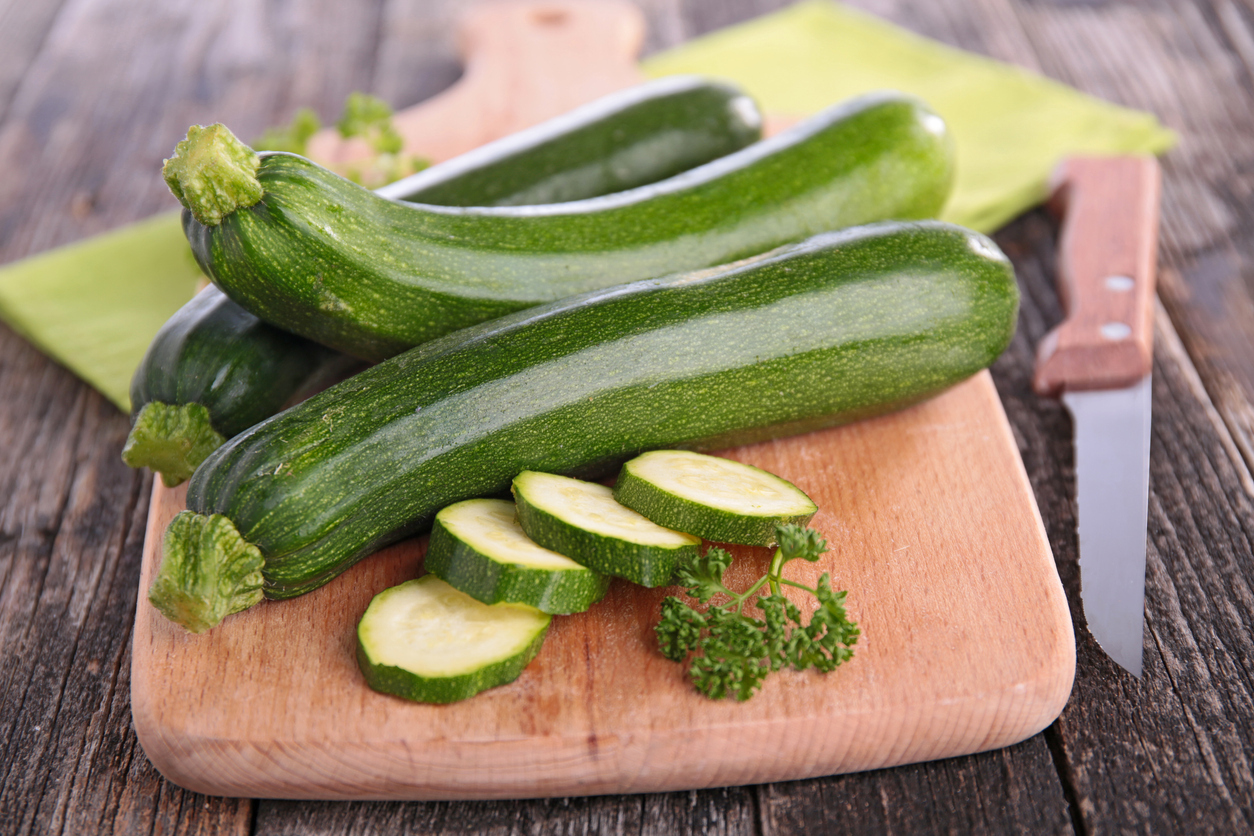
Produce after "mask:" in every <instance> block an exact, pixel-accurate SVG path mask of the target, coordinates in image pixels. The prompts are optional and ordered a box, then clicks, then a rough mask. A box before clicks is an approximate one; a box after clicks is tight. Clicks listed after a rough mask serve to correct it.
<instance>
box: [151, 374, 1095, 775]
mask: <svg viewBox="0 0 1254 836" xmlns="http://www.w3.org/2000/svg"><path fill="white" fill-rule="evenodd" d="M725 454H726V455H729V456H731V457H733V458H736V459H739V460H742V461H747V462H749V463H751V464H754V465H757V466H759V467H763V468H765V469H767V470H769V471H771V472H774V473H778V474H780V475H781V476H783V477H784V478H786V479H789V480H790V481H793V482H794V483H795V484H797V485H798V486H799V487H801V488H802V490H804V491H806V492H807V493H808V494H809V495H810V496H811V497H813V498H814V500H815V502H816V503H817V504H818V506H819V508H820V511H819V513H818V515H817V516H816V517H815V519H814V521H813V523H812V525H814V526H815V527H816V528H818V529H819V530H820V531H821V532H822V533H823V535H824V536H825V537H826V538H827V540H828V545H829V548H830V551H829V552H828V554H827V555H825V556H824V558H823V559H821V560H820V561H819V562H818V563H817V564H807V565H805V566H796V565H795V564H793V565H792V566H790V576H791V577H794V578H796V579H797V580H801V581H803V582H806V583H810V584H813V583H814V581H815V580H816V579H817V578H818V576H819V575H820V574H821V573H822V572H824V571H827V572H830V573H831V574H832V577H833V585H834V587H836V588H840V589H848V590H849V599H848V606H849V610H850V615H851V617H852V618H854V619H855V620H857V621H858V622H859V624H860V625H861V627H862V630H863V638H862V639H861V640H860V641H859V643H858V646H857V650H856V653H855V657H854V659H853V660H852V661H851V662H849V663H847V664H845V665H843V666H842V667H840V668H838V669H837V670H836V671H834V672H832V673H830V674H827V675H822V674H818V673H816V672H813V671H810V672H804V673H796V672H791V671H790V672H782V673H779V674H775V675H774V676H772V677H771V678H769V679H768V680H767V682H766V684H765V685H764V686H763V688H762V690H761V691H760V692H759V693H758V694H757V696H755V697H754V698H753V699H752V700H750V701H748V702H745V703H737V702H735V701H731V700H725V701H718V702H716V701H713V700H709V699H707V698H705V697H703V696H701V695H700V694H698V693H697V692H696V691H694V690H693V689H692V687H691V686H690V685H689V683H688V682H687V681H686V680H685V678H684V675H683V670H682V668H681V667H680V666H679V665H677V664H675V663H673V662H670V661H668V660H666V659H665V658H664V657H662V655H661V654H660V653H658V651H657V644H656V639H655V637H654V635H653V626H654V625H655V624H656V623H657V621H658V617H659V608H660V605H661V601H662V598H663V597H664V596H665V594H666V593H667V590H664V589H661V590H648V589H644V588H643V587H637V586H635V585H632V584H628V583H623V582H616V583H615V584H614V585H613V586H612V587H611V590H610V593H609V594H608V595H607V596H606V598H605V599H603V600H602V601H601V602H600V603H598V604H596V605H594V606H593V608H592V609H591V610H589V611H588V612H586V613H581V614H579V615H573V616H565V617H556V618H555V619H554V621H553V624H552V626H551V628H550V630H549V635H548V638H547V639H546V641H545V644H544V647H543V648H542V649H541V651H540V654H539V656H538V657H537V658H536V659H535V661H533V662H532V663H531V665H530V666H528V668H527V669H526V670H525V671H524V672H523V674H522V676H520V677H519V678H518V679H517V680H516V681H514V682H513V683H510V684H508V685H505V686H501V687H499V688H496V689H492V690H490V691H487V692H484V693H482V694H479V695H478V696H476V697H473V698H472V699H469V700H466V701H464V702H460V703H455V704H453V705H447V706H431V705H421V704H417V703H409V702H406V701H404V700H400V699H397V698H394V697H390V696H386V695H382V694H377V693H375V692H373V691H371V690H370V689H369V688H368V687H367V686H366V684H365V681H364V679H363V678H362V676H361V674H360V672H359V671H358V669H357V664H356V661H355V658H354V641H355V631H354V628H355V625H356V622H357V620H358V619H359V618H360V616H361V614H362V613H363V612H364V611H365V609H366V606H367V604H369V602H370V599H371V598H372V597H373V596H374V595H375V594H376V593H378V592H381V591H382V590H384V589H386V588H388V587H390V586H394V585H396V584H398V583H401V582H402V581H404V580H407V579H409V578H412V577H416V576H417V575H418V574H420V571H421V563H422V551H423V545H424V541H423V540H421V539H418V540H412V541H408V542H405V543H401V544H398V545H396V546H393V547H392V548H390V549H387V550H385V551H384V552H381V553H380V554H377V555H374V556H373V557H370V558H367V559H366V560H365V561H363V562H362V563H359V564H358V565H357V566H355V567H353V568H352V569H350V570H349V571H348V572H346V573H345V574H344V575H342V576H341V577H339V578H338V579H336V580H335V581H333V582H332V583H330V584H328V585H327V586H325V587H323V588H321V589H319V590H316V591H315V592H313V593H310V594H309V595H305V596H302V597H300V598H297V599H293V600H290V601H282V602H263V603H262V604H261V605H259V606H257V607H255V608H253V609H251V610H248V611H246V612H244V613H240V614H237V615H235V616H231V617H229V618H228V619H227V620H226V621H224V622H223V623H222V624H221V625H219V626H218V627H216V628H214V629H213V630H211V631H210V632H208V633H206V634H204V635H200V636H196V635H191V634H188V633H186V632H185V631H183V630H182V629H181V628H179V627H177V626H175V625H173V624H172V623H170V622H169V621H167V620H166V619H165V618H164V617H163V616H161V615H160V614H159V613H157V612H156V611H155V610H154V609H153V608H152V607H151V606H150V605H149V604H148V603H147V601H146V600H145V599H144V598H143V597H142V591H143V590H146V589H147V588H148V584H149V583H150V582H151V579H152V574H153V571H154V569H155V567H156V566H157V565H158V563H159V560H160V550H159V543H160V540H161V533H162V532H163V531H164V528H165V525H166V524H167V523H168V522H169V520H170V519H171V518H172V517H173V516H174V514H175V513H177V512H178V511H179V510H180V509H181V508H182V502H181V500H182V496H183V492H182V490H174V491H171V490H167V489H165V488H164V487H158V488H157V489H156V490H155V492H154V495H153V504H152V506H151V508H150V510H149V515H148V524H149V528H148V537H147V546H146V548H145V555H144V565H143V574H142V576H141V579H140V589H141V599H140V602H139V608H138V612H137V615H136V625H135V642H134V651H133V652H134V657H133V658H134V661H133V671H132V709H133V714H134V718H135V728H136V731H137V733H138V734H139V739H140V741H141V742H142V743H143V746H144V750H145V751H146V752H147V753H148V756H149V758H150V759H151V760H152V761H153V763H154V764H156V765H157V767H158V769H160V770H161V771H162V772H163V773H164V774H165V775H166V776H167V777H168V778H170V779H171V780H173V781H174V782H175V783H177V784H179V785H180V786H184V787H187V788H190V789H194V790H197V791H199V792H204V793H208V794H211V795H253V796H260V797H277V798H419V799H455V798H512V797H534V796H554V795H601V794H605V793H627V792H656V791H662V790H677V789H690V788H700V787H709V786H726V785H735V784H747V783H760V782H764V781H781V780H792V779H797V778H808V777H811V776H815V775H828V774H834V773H839V772H849V771H857V770H864V769H872V768H876V767H882V766H892V765H895V764H900V763H908V762H912V761H921V760H930V759H933V758H940V757H946V756H950V755H960V754H968V753H971V752H977V751H982V750H986V749H993V748H997V747H1000V746H1005V745H1008V744H1011V743H1015V742H1018V741H1019V740H1022V739H1024V738H1026V737H1028V736H1030V735H1032V734H1035V733H1036V732H1038V731H1040V730H1041V729H1042V728H1044V727H1045V726H1046V725H1048V724H1049V723H1050V722H1051V721H1052V720H1053V719H1054V718H1055V717H1056V716H1057V715H1058V712H1059V711H1061V710H1062V706H1063V704H1064V703H1065V702H1066V699H1067V696H1068V694H1069V693H1070V691H1071V682H1072V678H1073V676H1074V670H1075V646H1074V641H1073V638H1072V631H1071V619H1070V615H1069V613H1068V610H1067V604H1066V599H1065V597H1064V596H1063V593H1062V586H1061V584H1060V582H1059V580H1058V575H1057V572H1056V570H1055V569H1054V563H1053V557H1052V555H1051V553H1050V551H1049V546H1048V543H1047V542H1046V540H1045V535H1044V530H1043V527H1042V525H1041V521H1040V517H1039V515H1038V514H1037V510H1036V504H1035V501H1034V500H1033V497H1032V492H1031V489H1030V487H1029V485H1028V482H1027V477H1026V475H1025V474H1024V471H1023V466H1022V464H1021V463H1020V460H1019V454H1018V449H1017V448H1016V447H1015V443H1014V439H1013V437H1012V436H1011V434H1010V431H1009V428H1008V426H1007V424H1006V420H1005V416H1004V413H1003V412H1002V409H1001V405H1000V402H999V401H998V399H997V393H996V391H995V389H994V388H993V385H992V381H991V379H990V378H989V376H988V374H987V373H983V372H982V373H980V374H979V375H977V376H976V377H974V378H971V379H970V380H968V381H967V382H965V383H962V384H960V385H959V386H957V387H955V388H953V389H951V390H949V391H948V392H946V393H943V394H941V395H940V396H938V397H936V398H934V399H933V400H931V401H929V402H927V403H924V404H921V405H919V406H916V407H913V408H911V409H908V410H905V411H903V412H899V413H896V414H894V415H889V416H885V417H882V418H878V419H875V420H872V421H865V422H860V423H857V424H853V425H849V426H846V427H840V428H836V429H832V430H826V431H822V432H817V433H810V434H808V435H803V436H796V437H792V438H787V439H781V440H777V441H774V442H768V443H764V444H758V445H752V446H749V447H743V448H737V449H734V450H730V451H725ZM734 551H735V554H736V555H737V562H736V565H735V566H734V567H733V570H732V573H733V576H734V578H735V585H736V586H738V587H740V588H743V587H744V586H747V585H748V584H749V583H751V581H752V579H753V578H754V577H757V576H760V575H761V574H762V573H764V572H765V570H766V567H767V565H768V564H769V561H770V551H769V550H767V549H750V548H738V549H736V550H734ZM671 591H674V590H671ZM796 600H797V601H798V603H804V598H802V597H797V598H796ZM764 752H770V755H769V756H765V757H764V756H763V753H764Z"/></svg>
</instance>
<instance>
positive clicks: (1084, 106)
mask: <svg viewBox="0 0 1254 836" xmlns="http://www.w3.org/2000/svg"><path fill="white" fill-rule="evenodd" d="M643 69H644V71H645V72H646V73H647V74H648V75H650V76H660V75H668V74H672V73H700V74H703V75H711V76H720V77H723V78H728V79H732V80H734V81H737V82H739V83H740V84H741V85H743V86H744V87H745V89H747V90H748V91H749V92H750V93H751V94H752V95H753V96H754V97H755V98H756V99H757V100H758V101H759V103H761V105H762V107H763V109H764V110H766V111H767V112H768V113H776V114H785V115H797V116H804V115H806V114H809V113H813V112H815V111H817V110H820V109H822V108H824V107H826V106H827V105H829V104H833V103H835V102H837V101H840V100H841V99H845V98H848V97H850V96H853V95H856V94H858V93H863V92H866V91H869V90H877V89H885V88H893V89H898V90H903V91H905V92H908V93H912V94H914V95H916V96H918V97H920V98H922V99H923V100H925V101H927V102H928V103H929V104H930V105H931V106H932V107H933V108H934V109H935V110H936V111H937V112H938V113H940V114H941V115H942V116H943V117H944V118H945V119H946V121H947V122H948V123H949V126H950V128H951V130H952V132H953V135H954V137H955V141H956V145H957V154H958V181H957V185H956V189H955V193H954V195H953V197H952V198H951V199H950V202H949V205H948V207H947V208H946V210H945V215H944V216H945V218H946V219H947V220H951V221H954V222H955V223H960V224H964V225H966V226H970V227H973V228H975V229H979V230H983V231H989V230H992V229H995V228H997V227H998V226H1000V225H1001V224H1002V223H1005V222H1006V221H1007V220H1009V219H1011V218H1013V217H1014V216H1015V215H1017V214H1019V213H1020V212H1022V211H1023V210H1024V209H1027V208H1028V207H1030V206H1033V205H1035V204H1036V203H1039V202H1040V201H1041V200H1042V199H1043V198H1044V197H1045V190H1046V183H1047V181H1048V177H1049V173H1050V171H1051V170H1052V169H1053V167H1054V165H1055V164H1056V162H1057V161H1058V160H1059V159H1060V158H1061V157H1063V156H1064V155H1067V154H1073V153H1105V154H1115V153H1131V152H1140V153H1158V152H1161V151H1164V150H1166V149H1167V148H1169V147H1170V146H1171V145H1172V143H1173V142H1174V136H1173V134H1172V133H1171V132H1170V131H1168V130H1166V129H1165V128H1163V127H1162V126H1161V125H1159V123H1158V121H1157V120H1156V119H1155V118H1154V117H1153V116H1152V115H1150V114H1146V113H1140V112H1137V111H1133V110H1128V109H1126V108H1120V107H1115V106H1113V105H1110V104H1107V103H1105V102H1102V101H1099V100H1097V99H1094V98H1091V97H1089V96H1085V95H1083V94H1081V93H1078V92H1077V91H1075V90H1073V89H1071V88H1069V87H1065V86H1063V85H1061V84H1057V83H1055V82H1051V81H1048V80H1046V79H1043V78H1041V77H1039V76H1035V75H1032V74H1031V73H1027V72H1025V71H1023V70H1020V69H1017V68H1015V67H1011V66H1008V65H1005V64H1001V63H998V62H996V61H992V60H989V59H987V58H983V57H980V56H976V55H971V54H969V53H965V52H962V51H960V50H956V49H952V48H950V47H947V46H944V45H942V44H938V43H936V42H934V41H930V40H927V39H925V38H921V37H918V36H916V35H913V34H911V33H909V32H906V31H904V30H902V29H899V28H897V27H895V26H893V25H891V24H888V23H885V22H883V21H881V20H878V19H876V18H874V17H871V16H869V15H866V14H864V13H861V12H858V11H854V10H852V9H848V8H846V7H844V6H840V5H837V4H835V3H832V2H828V0H806V1H805V2H801V3H798V4H797V5H794V6H791V7H789V8H787V9H785V10H783V11H780V12H777V13H775V14H771V15H767V16H765V17H761V18H758V19H756V20H753V21H750V22H748V23H744V24H741V25H738V26H733V27H731V28H728V29H724V30H721V31H719V32H715V33H713V34H711V35H707V36H705V37H702V38H699V39H697V40H694V41H691V42H689V43H686V44H684V45H682V46H679V47H677V48H675V49H672V50H669V51H667V52H663V53H660V54H658V55H655V56H652V57H651V58H649V59H648V60H647V61H645V62H644V65H643ZM198 276H199V272H198V270H197V268H196V265H195V263H194V262H193V260H192V258H191V254H190V252H189V251H188V249H187V246H186V243H185V242H184V241H183V238H182V231H181V229H180V226H179V222H178V216H177V213H174V214H166V215H158V216H156V217H154V218H151V219H149V220H147V221H144V222H142V223H138V224H134V225H132V226H128V227H124V228H122V229H119V230H116V231H114V232H111V233H108V234H106V235H101V236H98V237H96V238H92V239H89V240H87V241H84V242H80V243H78V244H74V245H72V246H69V247H64V248H62V249H59V250H56V251H53V252H51V253H47V254H44V255H41V256H36V257H34V258H31V259H27V260H26V261H22V262H18V263H16V264H13V265H10V266H8V267H5V268H2V269H0V316H3V317H4V319H5V320H6V321H7V322H8V323H9V324H10V325H11V326H13V327H14V328H15V329H16V330H17V331H19V332H20V333H22V334H23V335H24V336H26V337H27V338H28V339H29V340H30V341H31V342H33V343H34V344H35V345H37V346H38V347H39V348H40V349H41V350H43V351H44V352H46V353H47V354H48V355H50V356H51V357H53V358H54V359H56V360H57V361H59V362H61V363H62V364H64V365H65V366H68V367H69V368H70V369H72V370H74V371H75V372H77V373H78V374H79V375H80V376H81V377H82V378H83V379H84V380H86V381H87V382H88V383H90V384H91V385H93V386H95V387H96V388H97V389H98V390H100V391H101V392H102V393H104V395H105V396H106V397H108V398H109V400H111V401H113V402H114V403H115V404H117V405H118V407H119V408H121V409H123V410H128V409H129V408H130V399H129V397H128V394H127V390H128V388H129V386H130V379H131V374H132V372H133V370H134V368H135V367H136V366H137V365H138V364H139V361H140V359H141V358H142V357H143V354H144V350H145V349H146V348H147V346H148V343H149V341H151V339H152V337H153V335H154V334H155V333H156V332H157V329H158V328H159V327H160V326H161V324H162V323H163V322H164V321H165V320H166V319H168V318H169V317H170V315H171V314H173V313H174V312H175V311H176V310H177V309H178V308H179V306H181V305H182V304H183V303H184V302H186V301H187V300H188V299H190V298H191V296H192V293H193V292H194V288H195V284H196V281H197V279H198Z"/></svg>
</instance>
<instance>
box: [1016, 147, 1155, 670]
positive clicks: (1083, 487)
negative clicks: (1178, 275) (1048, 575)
mask: <svg viewBox="0 0 1254 836" xmlns="http://www.w3.org/2000/svg"><path fill="white" fill-rule="evenodd" d="M1160 181H1161V176H1160V173H1159V168H1158V161H1157V160H1155V159H1154V158H1153V157H1073V158H1070V159H1068V160H1066V161H1065V162H1064V163H1063V164H1062V165H1061V166H1060V167H1059V169H1058V171H1057V172H1056V173H1055V177H1054V189H1053V192H1052V196H1051V199H1050V207H1051V209H1053V210H1054V211H1055V212H1056V213H1058V214H1060V215H1061V217H1062V227H1061V232H1060V236H1059V248H1058V289H1059V295H1060V297H1061V299H1062V303H1063V307H1064V309H1065V311H1066V315H1065V318H1064V319H1063V321H1062V323H1060V324H1059V325H1058V327H1057V328H1055V329H1054V330H1053V331H1051V332H1050V333H1049V334H1047V335H1046V336H1045V338H1044V339H1043V340H1042V341H1041V343H1040V345H1039V346H1038V347H1037V358H1036V369H1035V374H1034V377H1033V388H1034V389H1035V390H1036V391H1037V392H1038V393H1039V394H1042V395H1050V396H1059V395H1061V397H1062V400H1063V403H1064V404H1065V405H1066V407H1067V409H1068V410H1069V411H1070V412H1071V416H1072V422H1073V424H1074V426H1075V468H1076V505H1077V509H1076V512H1077V528H1078V533H1079V541H1080V597H1081V600H1082V602H1083V606H1084V613H1085V617H1086V619H1087V621H1088V626H1089V631H1090V632H1091V633H1092V634H1093V637H1094V638H1095V639H1097V642H1098V644H1099V645H1101V647H1102V649H1103V650H1104V651H1105V652H1106V653H1107V654H1108V655H1109V656H1110V657H1111V658H1112V659H1113V660H1114V661H1115V662H1117V663H1118V664H1119V665H1120V666H1122V667H1123V668H1124V669H1126V670H1127V671H1128V672H1129V673H1131V674H1132V675H1133V676H1136V677H1140V675H1141V660H1142V640H1143V630H1144V620H1145V596H1144V591H1145V545H1146V535H1147V531H1146V521H1147V502H1148V499H1149V445H1150V388H1151V387H1150V381H1151V377H1150V370H1151V367H1152V363H1153V316H1154V280H1155V274H1156V268H1157V253H1158V205H1159V191H1160Z"/></svg>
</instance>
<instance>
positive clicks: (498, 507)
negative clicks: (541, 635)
mask: <svg viewBox="0 0 1254 836" xmlns="http://www.w3.org/2000/svg"><path fill="white" fill-rule="evenodd" d="M423 567H424V568H425V569H426V570H427V571H428V572H430V573H431V574H433V575H435V576H436V577H438V578H440V579H442V580H444V581H446V582H447V583H449V584H450V585H451V586H453V587H454V588H455V589H459V590H461V591H462V592H465V593H466V594H467V595H469V596H470V597H472V598H474V599H476V600H479V601H482V602H483V603H485V604H497V603H510V604H526V605H528V606H531V607H535V608H536V609H538V610H540V611H541V612H547V613H554V614H568V613H575V612H583V611H584V610H586V609H588V607H590V606H592V605H593V604H595V603H596V602H597V601H600V600H601V599H602V598H603V597H605V591H606V590H607V589H609V586H610V579H609V578H607V577H605V576H604V575H602V574H600V573H599V572H594V571H592V570H591V569H589V568H587V567H585V566H582V565H580V564H578V563H576V562H575V561H574V560H571V559H570V558H569V557H566V556H564V555H562V554H558V553H557V552H553V551H549V550H548V549H546V548H543V547H541V546H540V545H538V544H537V543H535V542H534V541H532V540H530V539H528V537H527V535H526V534H524V533H523V530H522V528H521V527H520V526H519V525H518V520H517V519H516V515H515V512H514V503H512V502H508V501H506V500H503V499H467V500H465V501H464V502H455V503H453V504H452V505H450V506H448V507H447V508H445V509H444V510H442V511H440V513H438V514H436V515H435V523H434V524H433V525H432V526H431V540H430V542H429V543H428V545H427V556H426V559H425V560H424V561H423Z"/></svg>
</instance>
